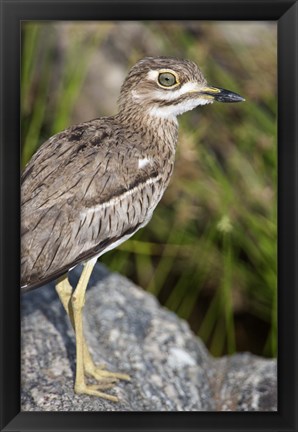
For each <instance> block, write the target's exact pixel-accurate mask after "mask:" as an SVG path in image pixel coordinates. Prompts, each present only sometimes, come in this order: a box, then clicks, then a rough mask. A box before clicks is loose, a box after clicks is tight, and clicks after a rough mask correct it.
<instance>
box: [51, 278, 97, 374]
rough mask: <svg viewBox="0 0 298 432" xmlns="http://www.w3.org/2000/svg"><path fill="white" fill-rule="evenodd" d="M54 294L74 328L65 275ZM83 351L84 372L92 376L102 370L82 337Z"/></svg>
mask: <svg viewBox="0 0 298 432" xmlns="http://www.w3.org/2000/svg"><path fill="white" fill-rule="evenodd" d="M56 292H57V294H58V296H59V299H60V301H61V303H62V305H63V307H64V309H65V311H66V313H67V315H68V316H69V319H70V322H71V325H72V327H73V328H74V320H73V310H72V304H71V301H70V299H71V295H72V292H73V288H72V286H71V285H70V283H69V280H68V277H67V274H65V275H63V276H61V277H60V278H59V279H58V281H57V283H56ZM83 346H84V347H83V350H84V366H85V372H86V373H88V375H91V376H93V373H92V372H93V371H94V370H96V368H99V369H104V368H105V365H104V364H100V365H97V366H96V365H95V364H94V362H93V360H92V357H91V354H90V352H89V349H88V346H87V343H86V340H85V337H84V341H83Z"/></svg>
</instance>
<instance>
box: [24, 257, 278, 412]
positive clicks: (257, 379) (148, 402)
mask: <svg viewBox="0 0 298 432" xmlns="http://www.w3.org/2000/svg"><path fill="white" fill-rule="evenodd" d="M79 273H80V269H75V270H74V271H73V272H72V274H71V280H72V283H73V284H74V283H76V280H77V278H78V275H79ZM21 302H22V319H21V323H22V329H21V332H22V337H21V340H22V347H21V348H22V355H21V366H22V367H21V376H22V384H21V388H22V391H21V408H22V411H275V410H277V368H276V361H275V360H265V359H262V358H259V357H256V356H253V355H251V354H246V353H245V354H237V355H234V356H231V357H223V358H221V359H213V358H212V357H211V356H210V355H209V354H208V352H207V350H206V348H205V347H204V345H203V343H202V342H201V341H200V340H199V339H198V338H197V337H196V336H195V335H194V334H193V333H192V332H191V330H190V329H189V326H188V324H187V323H186V322H185V321H183V320H181V319H179V318H178V317H177V316H176V315H175V314H174V313H172V312H170V311H168V310H166V309H165V308H162V307H161V306H160V305H159V304H158V302H157V300H156V299H155V298H154V297H153V296H152V295H150V294H148V293H146V292H144V291H142V290H141V289H140V288H138V287H136V286H135V285H133V284H132V282H130V281H129V280H127V279H126V278H124V277H122V276H120V275H118V274H112V273H109V272H108V271H107V270H106V269H105V268H104V267H103V266H101V265H99V264H97V265H96V267H95V269H94V272H93V274H92V277H91V281H90V288H89V289H88V291H87V300H86V305H85V309H84V326H85V327H84V329H85V335H86V339H87V341H88V344H89V347H90V350H91V352H92V355H93V356H94V359H95V361H96V362H98V363H105V364H106V365H107V367H108V369H109V370H112V371H113V370H114V371H121V372H124V373H128V374H129V375H130V376H131V378H132V380H131V382H124V381H123V382H119V383H118V384H117V385H116V386H115V388H113V389H112V390H109V391H110V393H111V394H115V395H117V396H118V397H119V400H120V402H118V403H115V402H109V401H107V400H103V399H100V398H96V397H92V396H87V395H76V394H75V393H74V391H73V385H74V376H75V341H74V333H73V330H72V327H71V325H70V323H69V320H68V317H67V316H66V314H65V312H64V309H63V307H62V305H61V304H60V301H59V299H58V297H57V295H56V292H55V289H54V285H53V284H49V285H48V286H46V287H43V288H40V289H37V290H35V291H32V292H30V293H28V294H25V295H23V296H22V299H21Z"/></svg>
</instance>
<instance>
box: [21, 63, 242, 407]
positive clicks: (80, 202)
mask: <svg viewBox="0 0 298 432" xmlns="http://www.w3.org/2000/svg"><path fill="white" fill-rule="evenodd" d="M243 100H244V99H243V98H242V97H241V96H239V95H238V94H236V93H234V92H231V91H229V90H224V89H221V88H217V87H211V86H210V85H208V84H207V81H206V80H205V78H204V76H203V74H202V72H201V71H200V69H199V68H198V66H197V65H196V64H195V63H193V62H192V61H189V60H181V59H176V58H169V57H147V58H144V59H142V60H140V61H138V62H137V63H136V64H135V65H134V66H133V67H132V69H131V70H130V72H129V73H128V75H127V77H126V79H125V81H124V83H123V85H122V88H121V92H120V98H119V111H118V114H116V115H115V116H112V117H101V118H97V119H95V120H91V121H87V122H85V123H81V124H78V125H75V126H71V127H69V128H68V129H66V130H64V131H62V132H60V133H58V134H56V135H54V136H53V137H51V138H50V139H49V140H48V141H46V142H45V143H44V144H43V145H41V147H40V148H39V149H38V150H37V152H36V153H35V155H34V156H33V157H32V159H31V160H30V162H29V163H28V164H27V166H26V168H25V170H24V172H23V174H22V179H21V182H22V186H21V291H22V292H26V291H28V290H31V289H34V288H37V287H39V286H41V285H44V284H45V283H47V282H49V281H51V280H54V279H55V280H57V282H56V289H57V293H58V295H59V297H60V299H61V301H62V303H63V306H64V308H65V310H66V312H67V314H68V315H69V317H70V320H71V323H72V325H73V328H74V331H75V336H76V378H75V391H76V392H77V393H85V394H89V395H94V396H101V397H103V398H106V399H109V400H112V401H116V400H117V398H116V397H115V396H113V395H110V394H108V393H106V392H104V391H103V390H105V389H108V388H110V387H112V386H113V385H114V384H115V382H116V381H117V380H119V379H123V380H129V379H130V378H129V376H128V375H126V374H122V373H114V372H109V371H107V370H106V369H105V368H104V367H101V366H97V365H95V364H94V362H93V360H92V358H91V355H90V353H89V351H88V348H87V345H86V342H85V340H84V335H83V325H82V309H83V306H84V302H85V291H86V288H87V285H88V281H89V278H90V275H91V273H92V269H93V267H94V265H95V262H96V260H97V258H98V257H99V256H100V255H102V254H104V253H105V252H106V251H108V250H111V249H113V248H114V247H116V246H118V245H119V244H121V243H122V242H123V241H125V240H127V239H128V238H129V237H131V236H132V235H133V234H134V233H135V232H136V231H138V230H139V229H140V228H142V227H144V226H145V225H146V224H147V223H148V222H149V221H150V218H151V216H152V213H153V211H154V209H155V207H156V206H157V204H158V202H159V201H160V199H161V197H162V195H163V193H164V191H165V189H166V188H167V186H168V184H169V181H170V177H171V174H172V172H173V166H174V159H175V150H176V145H177V140H178V122H177V116H178V115H179V114H182V113H184V112H186V111H189V110H192V109H193V108H196V107H197V106H199V105H206V104H210V103H213V102H214V101H219V102H240V101H243ZM80 263H83V264H84V268H83V271H82V274H81V277H80V279H79V282H78V284H77V286H76V287H75V288H74V289H73V287H72V286H71V285H70V283H69V282H68V271H69V270H70V269H72V268H73V267H74V266H76V265H77V264H80ZM86 375H90V376H92V377H93V378H95V379H97V381H98V384H96V385H88V384H87V382H86Z"/></svg>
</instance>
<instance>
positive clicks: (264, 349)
mask: <svg viewBox="0 0 298 432" xmlns="http://www.w3.org/2000/svg"><path fill="white" fill-rule="evenodd" d="M276 51H277V47H276V25H275V24H273V23H266V22H241V23H240V22H238V23H237V22H233V23H229V22H199V21H187V22H179V21H176V22H168V21H164V22H158V21H152V22H96V23H95V22H89V23H86V22H85V23H80V22H77V23H63V22H59V23H58V22H52V23H51V22H47V23H44V22H42V23H41V22H40V23H39V22H34V23H33V22H32V23H30V22H27V23H24V24H23V27H22V70H21V72H22V79H21V96H22V99H21V102H22V103H21V123H22V165H23V166H24V165H25V164H26V162H27V161H28V160H29V159H30V157H31V156H32V154H33V153H34V152H35V150H36V149H37V148H38V146H39V145H40V144H41V143H42V142H43V141H45V140H46V139H48V138H49V137H50V136H51V135H53V134H54V133H56V132H58V131H60V130H62V129H63V128H65V127H67V126H69V125H71V124H75V123H78V122H82V121H86V120H90V119H92V118H95V117H99V116H102V115H112V114H114V113H115V112H116V110H117V108H116V101H117V97H118V95H119V90H120V86H121V83H122V81H123V79H124V78H125V75H126V73H127V71H128V69H129V68H130V67H131V66H132V65H133V64H134V63H135V61H137V60H138V59H140V58H141V57H143V56H146V55H169V56H176V57H182V58H189V59H192V60H194V61H195V62H197V64H198V65H200V66H201V68H202V70H203V72H204V74H205V76H206V77H207V78H208V81H209V83H210V84H212V85H215V86H219V87H223V88H227V89H230V90H233V91H236V92H238V93H240V94H241V95H242V96H244V97H245V98H246V102H245V103H242V104H234V105H227V104H219V103H218V104H213V105H211V106H206V107H202V108H199V109H196V110H193V111H191V112H189V113H187V114H184V115H183V116H181V117H180V119H179V123H180V132H179V134H180V138H179V145H178V154H177V159H176V166H175V172H174V178H173V180H172V182H171V185H170V187H169V188H168V190H167V192H166V194H165V196H164V198H163V200H162V202H161V203H160V205H159V206H158V208H157V210H156V211H155V214H154V216H153V218H152V220H151V222H150V224H149V225H148V226H147V227H146V228H145V229H143V230H141V231H139V232H138V233H137V234H136V235H135V236H134V237H133V238H132V240H129V241H127V242H126V243H124V244H123V245H122V246H121V247H119V248H118V249H116V250H114V251H112V252H109V253H107V254H106V255H104V256H103V257H102V258H101V261H103V262H104V263H106V264H107V265H108V267H109V268H110V269H112V270H115V271H119V272H121V273H122V274H125V275H127V276H128V277H129V278H131V279H132V280H134V281H135V282H136V284H138V285H140V286H142V287H143V288H144V289H146V290H147V291H149V292H151V293H153V294H154V295H156V296H157V297H158V298H159V300H160V301H161V302H162V303H163V304H164V305H165V306H166V307H168V308H170V309H172V310H173V311H175V312H176V313H177V314H178V315H180V316H181V317H183V318H185V319H187V320H188V321H189V323H190V325H191V327H192V329H193V330H194V331H195V332H196V333H197V334H198V335H199V336H200V337H201V338H203V340H204V341H205V343H206V344H207V346H208V348H209V350H210V351H211V352H212V353H213V354H214V355H222V354H223V353H233V352H234V351H242V350H250V351H252V352H255V353H258V354H262V355H267V356H275V355H276V352H277V304H276V299H277V276H276V271H277V262H276V260H277V250H276V248H277V230H276V217H277V205H276V185H277V148H276V111H277V105H276V90H277V88H276V71H277V66H276V61H277V55H276ZM61 175H63V173H61Z"/></svg>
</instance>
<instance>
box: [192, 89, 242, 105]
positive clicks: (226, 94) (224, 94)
mask: <svg viewBox="0 0 298 432" xmlns="http://www.w3.org/2000/svg"><path fill="white" fill-rule="evenodd" d="M200 93H201V94H202V95H206V96H208V97H210V98H212V99H214V100H216V101H217V102H243V101H245V99H244V98H243V97H242V96H240V95H239V94H237V93H234V92H232V91H230V90H225V89H222V88H218V87H203V88H201V89H200Z"/></svg>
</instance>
